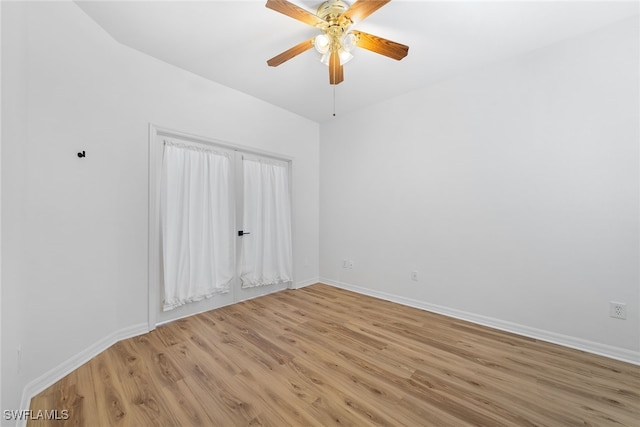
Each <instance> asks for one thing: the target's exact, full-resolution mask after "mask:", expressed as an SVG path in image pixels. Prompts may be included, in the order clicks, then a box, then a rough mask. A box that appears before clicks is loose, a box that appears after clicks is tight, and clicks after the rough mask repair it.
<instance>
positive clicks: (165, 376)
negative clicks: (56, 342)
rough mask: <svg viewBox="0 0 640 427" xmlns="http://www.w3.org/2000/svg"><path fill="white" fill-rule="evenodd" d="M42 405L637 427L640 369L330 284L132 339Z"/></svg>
mask: <svg viewBox="0 0 640 427" xmlns="http://www.w3.org/2000/svg"><path fill="white" fill-rule="evenodd" d="M31 409H32V410H33V411H34V414H35V413H37V411H38V410H39V409H42V410H44V409H46V410H52V409H58V411H61V410H63V409H67V410H69V419H68V420H66V421H64V422H63V421H59V422H57V423H49V424H48V425H81V426H89V427H94V426H136V427H137V426H174V425H175V426H177V425H182V426H198V425H201V426H248V425H255V426H258V425H265V426H278V427H282V426H369V425H380V426H439V427H440V426H456V427H457V426H467V425H468V426H532V425H543V426H574V425H580V426H585V425H586V426H636V427H637V426H640V367H638V366H634V365H630V364H626V363H622V362H618V361H615V360H611V359H607V358H604V357H599V356H594V355H590V354H587V353H583V352H580V351H576V350H571V349H567V348H564V347H560V346H556V345H553V344H548V343H544V342H540V341H536V340H534V339H530V338H524V337H520V336H516V335H512V334H508V333H504V332H500V331H496V330H493V329H489V328H486V327H482V326H477V325H474V324H471V323H467V322H463V321H459V320H455V319H451V318H448V317H444V316H440V315H436V314H432V313H428V312H425V311H421V310H418V309H413V308H409V307H404V306H401V305H398V304H394V303H391V302H386V301H382V300H377V299H375V298H370V297H366V296H362V295H358V294H354V293H351V292H348V291H344V290H340V289H336V288H333V287H330V286H326V285H321V284H318V285H313V286H309V287H307V288H304V289H300V290H295V291H294V290H291V291H283V292H279V293H276V294H271V295H268V296H265V297H261V298H258V299H254V300H251V301H246V302H242V303H239V304H236V305H233V306H229V307H225V308H221V309H217V310H213V311H210V312H208V313H204V314H201V315H197V316H193V317H190V318H187V319H183V320H179V321H175V322H173V323H170V324H168V325H165V326H162V327H159V328H158V329H157V330H155V331H153V332H151V333H149V334H145V335H142V336H139V337H136V338H132V339H128V340H126V341H121V342H119V343H118V344H115V345H114V346H112V347H111V348H109V349H108V350H107V351H105V352H103V353H102V354H100V355H98V356H97V357H95V358H94V359H92V360H91V361H89V362H88V363H87V364H85V365H84V366H82V367H80V368H79V369H77V370H76V371H74V372H72V373H71V374H69V375H68V376H67V377H65V378H64V379H62V380H60V381H59V382H58V383H56V384H54V385H53V386H51V387H50V388H48V389H47V390H45V391H44V392H42V393H41V394H39V395H38V396H36V397H35V398H34V399H33V400H32V403H31ZM29 425H31V426H37V425H45V423H43V422H40V421H36V422H30V423H29Z"/></svg>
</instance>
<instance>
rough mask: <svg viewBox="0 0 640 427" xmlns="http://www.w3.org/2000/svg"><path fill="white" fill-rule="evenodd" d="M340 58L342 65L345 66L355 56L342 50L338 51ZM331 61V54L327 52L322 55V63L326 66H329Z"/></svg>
mask: <svg viewBox="0 0 640 427" xmlns="http://www.w3.org/2000/svg"><path fill="white" fill-rule="evenodd" d="M338 57H339V58H340V65H344V64H346V63H347V62H349V61H351V60H352V59H353V55H352V54H351V52H348V51H346V50H344V49H342V48H340V49H339V50H338ZM330 59H331V52H327V53H325V54H323V55H322V58H320V62H322V63H323V64H324V65H326V66H329V61H330Z"/></svg>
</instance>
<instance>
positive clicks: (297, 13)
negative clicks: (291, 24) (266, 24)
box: [265, 0, 326, 27]
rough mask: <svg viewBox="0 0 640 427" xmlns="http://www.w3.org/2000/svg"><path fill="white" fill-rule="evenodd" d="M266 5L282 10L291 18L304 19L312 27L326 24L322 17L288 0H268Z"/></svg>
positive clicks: (277, 10)
mask: <svg viewBox="0 0 640 427" xmlns="http://www.w3.org/2000/svg"><path fill="white" fill-rule="evenodd" d="M265 6H266V7H268V8H269V9H271V10H275V11H276V12H280V13H282V14H283V15H287V16H288V17H290V18H293V19H297V20H298V21H302V22H304V23H305V24H309V25H311V26H312V27H317V26H321V25H323V24H326V22H325V21H324V20H323V19H320V18H319V17H317V16H316V15H314V14H313V13H311V12H308V11H306V10H304V9H303V8H301V7H299V6H296V5H295V4H293V3H289V2H288V1H286V0H267V4H265Z"/></svg>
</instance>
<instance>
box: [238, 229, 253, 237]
mask: <svg viewBox="0 0 640 427" xmlns="http://www.w3.org/2000/svg"><path fill="white" fill-rule="evenodd" d="M245 234H251V232H249V231H243V230H238V237H242V236H244V235H245Z"/></svg>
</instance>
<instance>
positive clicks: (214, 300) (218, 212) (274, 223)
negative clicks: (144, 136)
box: [149, 126, 293, 329]
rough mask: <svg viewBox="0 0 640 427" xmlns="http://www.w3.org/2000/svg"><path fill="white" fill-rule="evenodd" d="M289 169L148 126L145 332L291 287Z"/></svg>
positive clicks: (281, 161) (264, 157)
mask: <svg viewBox="0 0 640 427" xmlns="http://www.w3.org/2000/svg"><path fill="white" fill-rule="evenodd" d="M290 163H291V160H290V159H287V158H284V157H278V156H277V155H272V154H271V153H260V152H256V151H252V150H248V149H246V148H243V147H239V146H235V145H230V144H225V143H223V142H219V141H215V140H210V139H206V138H201V137H195V136H191V135H186V134H183V133H178V132H174V131H168V130H164V129H160V128H157V127H154V126H151V127H150V164H149V166H150V168H149V173H150V188H149V190H150V191H149V192H150V198H149V329H154V328H155V326H156V325H159V324H162V323H166V322H169V321H172V320H175V319H179V318H182V317H186V316H190V315H193V314H196V313H201V312H203V311H208V310H212V309H214V308H218V307H222V306H225V305H229V304H233V303H236V302H239V301H243V300H246V299H250V298H254V297H257V296H261V295H265V294H268V293H271V292H276V291H279V290H282V289H286V288H288V287H291V283H292V281H293V271H292V270H293V269H292V248H291V241H292V238H291V203H290V198H291V193H290V188H291V185H290V180H291V173H290V170H291V168H290ZM203 195H204V196H203ZM201 196H202V197H203V198H202V199H200V197H201Z"/></svg>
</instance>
